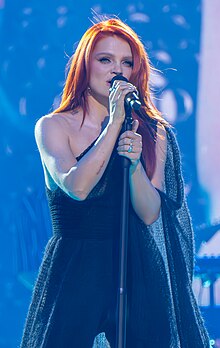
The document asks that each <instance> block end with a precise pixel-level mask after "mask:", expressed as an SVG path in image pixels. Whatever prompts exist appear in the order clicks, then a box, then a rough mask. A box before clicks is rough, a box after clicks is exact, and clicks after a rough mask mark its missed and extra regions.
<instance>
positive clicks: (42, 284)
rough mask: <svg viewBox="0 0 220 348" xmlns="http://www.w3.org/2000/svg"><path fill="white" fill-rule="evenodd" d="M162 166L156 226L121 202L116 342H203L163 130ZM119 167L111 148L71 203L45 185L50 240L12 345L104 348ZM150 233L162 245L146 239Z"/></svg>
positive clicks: (114, 274) (178, 183)
mask: <svg viewBox="0 0 220 348" xmlns="http://www.w3.org/2000/svg"><path fill="white" fill-rule="evenodd" d="M92 145H93V144H91V146H90V147H89V148H88V149H86V150H85V151H84V153H82V154H81V155H80V157H79V158H78V160H80V158H81V157H82V156H83V155H85V153H86V152H87V151H89V149H90V148H91V147H92ZM165 171H166V174H165V175H166V194H163V193H160V192H159V193H160V195H161V203H162V208H161V211H162V214H161V216H162V217H161V220H160V222H156V225H154V224H153V225H152V226H146V225H145V224H144V223H143V222H142V221H141V220H140V219H139V218H138V216H137V215H136V214H135V212H134V210H133V209H132V206H131V204H130V212H129V240H128V277H127V289H128V320H127V346H126V347H127V348H148V347H156V348H202V347H204V348H208V347H209V340H208V336H207V333H206V330H205V328H204V325H203V321H202V318H201V314H200V312H199V310H198V306H197V304H196V302H195V300H194V296H193V293H192V289H191V277H192V270H193V266H192V265H193V262H192V260H193V235H192V228H191V223H190V218H189V213H188V210H187V206H186V202H185V199H184V194H183V192H184V191H183V181H182V176H181V170H180V159H179V151H178V147H177V144H176V141H175V137H174V135H173V133H172V132H171V131H168V155H167V163H166V170H165ZM121 172H122V170H121V162H120V156H118V155H117V151H116V148H115V149H114V150H113V153H112V156H111V158H110V160H109V163H108V166H107V168H106V170H105V172H104V174H103V176H102V178H101V179H100V181H99V182H98V184H97V185H96V186H95V187H94V188H93V190H92V191H91V192H90V194H89V196H88V197H87V199H86V200H84V201H76V200H74V199H72V198H70V197H69V196H68V195H66V194H65V193H64V192H63V191H62V190H61V189H60V188H59V187H58V188H57V189H56V190H54V191H50V190H48V189H47V197H48V203H49V208H50V213H51V218H52V225H53V236H52V238H51V239H50V240H49V242H48V244H47V246H46V250H45V253H44V258H43V261H42V264H41V267H40V270H39V275H38V278H37V280H36V284H35V287H34V291H33V298H32V301H31V305H30V308H29V312H28V316H27V320H26V325H25V328H24V333H23V339H22V343H21V348H91V347H92V346H93V343H94V347H101V348H107V347H111V348H114V340H115V320H114V318H115V308H116V297H117V280H118V239H119V238H118V237H119V229H120V207H121V192H122V175H121ZM175 202H176V203H175ZM174 203H175V204H174ZM158 233H160V234H161V236H162V237H161V238H159V239H160V240H161V241H162V242H158V241H157V240H156V239H158V238H155V236H156V235H157V234H158ZM158 236H159V235H158ZM161 246H162V247H161ZM165 259H166V260H165ZM99 333H105V336H106V338H107V340H108V341H107V340H106V338H105V336H104V334H101V335H99V338H98V339H95V341H94V338H95V336H96V335H98V334H99ZM109 344H110V345H109Z"/></svg>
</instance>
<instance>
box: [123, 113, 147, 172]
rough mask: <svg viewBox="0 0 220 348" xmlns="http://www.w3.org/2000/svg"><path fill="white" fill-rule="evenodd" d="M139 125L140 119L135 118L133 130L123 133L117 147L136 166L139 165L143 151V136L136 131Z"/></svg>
mask: <svg viewBox="0 0 220 348" xmlns="http://www.w3.org/2000/svg"><path fill="white" fill-rule="evenodd" d="M138 126H139V122H138V120H134V121H133V124H132V130H130V131H126V132H124V133H122V134H121V136H120V138H119V142H118V147H117V151H118V154H119V155H120V156H124V157H127V158H129V159H130V160H131V166H133V167H134V168H135V167H136V166H137V165H138V163H139V161H140V157H141V152H142V137H141V135H140V134H138V133H136V131H137V129H138Z"/></svg>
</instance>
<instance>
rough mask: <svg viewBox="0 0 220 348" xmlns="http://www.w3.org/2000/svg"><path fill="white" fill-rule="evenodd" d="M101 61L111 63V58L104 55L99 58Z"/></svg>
mask: <svg viewBox="0 0 220 348" xmlns="http://www.w3.org/2000/svg"><path fill="white" fill-rule="evenodd" d="M99 62H101V63H109V62H110V59H109V58H106V57H102V58H100V59H99Z"/></svg>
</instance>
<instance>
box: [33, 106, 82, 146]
mask: <svg viewBox="0 0 220 348" xmlns="http://www.w3.org/2000/svg"><path fill="white" fill-rule="evenodd" d="M80 119H81V115H80V113H77V112H76V113H75V114H74V113H72V112H63V113H51V114H48V115H44V116H42V117H41V118H40V119H38V121H37V122H36V124H35V138H36V140H39V139H40V138H41V137H42V136H44V135H45V136H48V137H52V136H54V135H57V136H59V137H65V136H67V137H68V136H69V135H71V136H74V135H76V134H77V133H78V131H79V128H80Z"/></svg>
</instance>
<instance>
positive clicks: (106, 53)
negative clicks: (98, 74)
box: [96, 52, 133, 60]
mask: <svg viewBox="0 0 220 348" xmlns="http://www.w3.org/2000/svg"><path fill="white" fill-rule="evenodd" d="M103 55H106V56H110V57H114V56H115V55H114V54H112V53H110V52H99V53H97V54H96V57H97V56H103ZM122 58H123V59H131V60H132V59H133V58H132V56H125V57H122Z"/></svg>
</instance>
